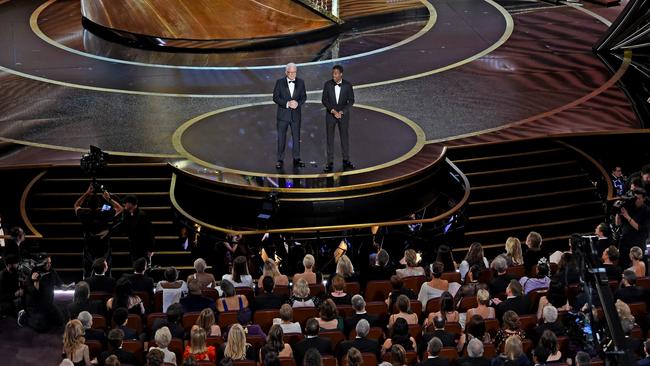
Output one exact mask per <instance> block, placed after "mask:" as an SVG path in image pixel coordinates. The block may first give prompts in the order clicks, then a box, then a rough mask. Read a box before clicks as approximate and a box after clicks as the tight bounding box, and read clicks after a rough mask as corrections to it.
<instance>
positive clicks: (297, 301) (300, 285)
mask: <svg viewBox="0 0 650 366" xmlns="http://www.w3.org/2000/svg"><path fill="white" fill-rule="evenodd" d="M292 292H293V293H292V295H291V297H290V298H289V304H291V307H294V308H303V307H319V306H320V299H319V298H318V297H315V296H310V289H309V285H308V284H307V281H305V280H304V279H302V278H301V279H299V280H298V281H295V282H294V283H293V291H292Z"/></svg>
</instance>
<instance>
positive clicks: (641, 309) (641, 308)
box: [627, 302, 647, 323]
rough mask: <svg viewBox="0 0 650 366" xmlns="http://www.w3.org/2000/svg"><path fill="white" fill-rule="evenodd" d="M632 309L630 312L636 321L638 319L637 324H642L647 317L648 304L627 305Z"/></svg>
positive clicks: (635, 303) (634, 303)
mask: <svg viewBox="0 0 650 366" xmlns="http://www.w3.org/2000/svg"><path fill="white" fill-rule="evenodd" d="M627 305H628V306H629V307H630V311H631V312H632V315H634V319H636V322H637V323H639V322H642V321H643V319H644V318H645V316H646V314H647V313H646V304H645V303H644V302H633V303H629V304H627Z"/></svg>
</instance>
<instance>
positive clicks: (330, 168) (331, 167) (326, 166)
mask: <svg viewBox="0 0 650 366" xmlns="http://www.w3.org/2000/svg"><path fill="white" fill-rule="evenodd" d="M332 170H334V164H332V163H327V165H325V169H323V171H324V172H325V173H329V172H331V171H332Z"/></svg>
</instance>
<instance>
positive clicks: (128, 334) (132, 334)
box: [117, 325, 140, 340]
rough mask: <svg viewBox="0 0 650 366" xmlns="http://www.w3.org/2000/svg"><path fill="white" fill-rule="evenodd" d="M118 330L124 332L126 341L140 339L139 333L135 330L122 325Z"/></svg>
mask: <svg viewBox="0 0 650 366" xmlns="http://www.w3.org/2000/svg"><path fill="white" fill-rule="evenodd" d="M117 328H118V329H122V331H123V332H124V339H135V340H138V339H140V338H139V337H138V333H137V332H136V331H135V329H132V328H129V327H126V326H123V325H120V326H118V327H117Z"/></svg>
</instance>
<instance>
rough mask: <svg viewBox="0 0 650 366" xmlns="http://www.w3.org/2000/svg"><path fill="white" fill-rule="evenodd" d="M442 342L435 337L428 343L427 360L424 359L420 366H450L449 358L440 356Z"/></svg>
mask: <svg viewBox="0 0 650 366" xmlns="http://www.w3.org/2000/svg"><path fill="white" fill-rule="evenodd" d="M442 347H443V345H442V342H441V341H440V339H438V338H436V337H433V338H431V340H430V341H429V343H428V344H427V353H428V354H429V355H428V356H427V358H426V360H422V362H421V363H420V364H419V366H449V360H447V359H446V358H442V357H440V351H442Z"/></svg>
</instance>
